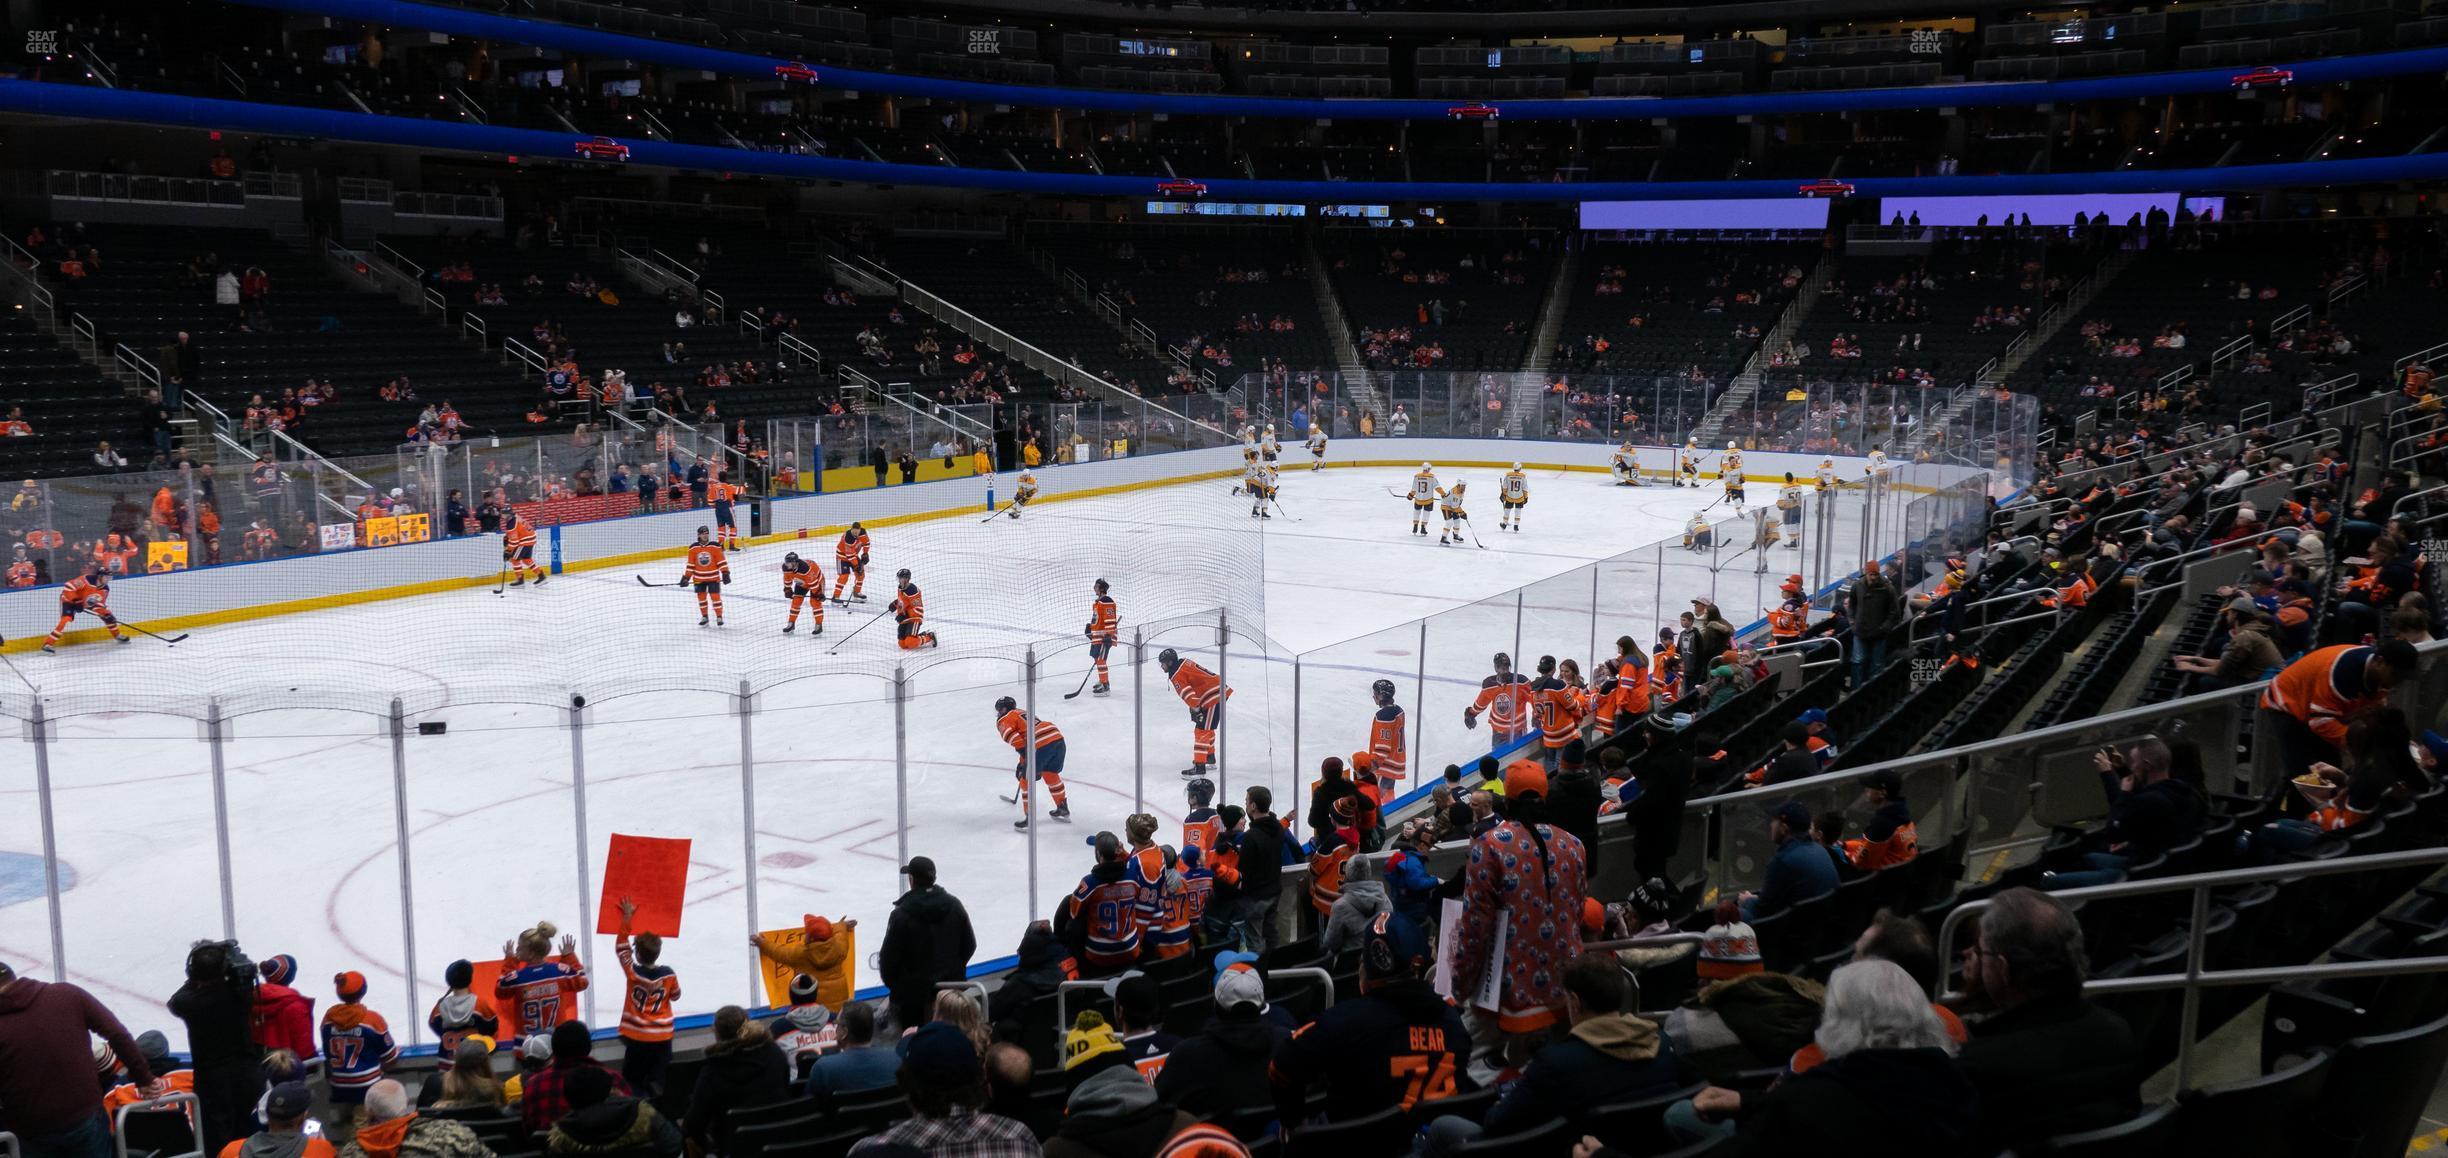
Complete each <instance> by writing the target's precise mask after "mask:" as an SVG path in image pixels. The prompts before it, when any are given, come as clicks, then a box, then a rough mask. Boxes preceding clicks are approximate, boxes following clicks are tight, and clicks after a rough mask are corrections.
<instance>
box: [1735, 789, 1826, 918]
mask: <svg viewBox="0 0 2448 1158" xmlns="http://www.w3.org/2000/svg"><path fill="white" fill-rule="evenodd" d="M1810 825H1811V814H1810V809H1809V808H1806V807H1804V806H1803V804H1802V802H1801V801H1798V800H1788V801H1786V802H1785V803H1783V804H1780V805H1777V806H1776V811H1774V812H1771V813H1769V814H1768V839H1769V840H1770V841H1771V842H1773V843H1775V845H1776V852H1775V853H1774V854H1773V855H1772V856H1770V857H1769V858H1768V871H1767V875H1766V876H1765V877H1763V878H1762V879H1761V881H1760V887H1759V891H1758V892H1746V893H1744V894H1743V895H1742V897H1741V901H1742V918H1743V920H1745V921H1758V920H1763V919H1766V918H1768V917H1773V916H1775V915H1777V914H1778V913H1782V912H1784V911H1785V910H1787V909H1789V908H1792V907H1793V906H1795V905H1798V904H1800V903H1802V902H1804V901H1807V900H1810V899H1811V898H1813V897H1821V896H1825V895H1827V894H1829V893H1832V892H1834V891H1836V883H1837V882H1836V864H1835V862H1834V861H1831V860H1829V859H1828V855H1827V853H1826V851H1825V850H1822V849H1821V848H1820V847H1819V845H1818V843H1817V842H1816V841H1813V840H1812V839H1811V838H1810Z"/></svg>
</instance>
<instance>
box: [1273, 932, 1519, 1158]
mask: <svg viewBox="0 0 2448 1158" xmlns="http://www.w3.org/2000/svg"><path fill="white" fill-rule="evenodd" d="M1428 965H1429V947H1428V939H1427V937H1426V936H1425V935H1424V934H1422V933H1421V931H1420V930H1419V928H1418V927H1416V926H1414V925H1412V924H1411V923H1410V922H1409V921H1406V920H1404V919H1403V918H1402V917H1401V916H1399V915H1397V914H1394V913H1385V914H1382V915H1380V916H1379V917H1378V918H1377V920H1376V921H1375V922H1374V923H1373V924H1371V925H1370V926H1369V930H1368V935H1367V936H1366V937H1365V938H1364V939H1363V941H1362V944H1361V947H1360V979H1359V987H1360V995H1359V996H1358V997H1355V998H1352V999H1350V1000H1347V1001H1340V1002H1337V1003H1335V1004H1333V1005H1330V1006H1328V1007H1327V1008H1326V1011H1325V1012H1323V1013H1320V1014H1319V1015H1318V1017H1317V1020H1316V1021H1313V1022H1311V1023H1310V1024H1309V1025H1308V1026H1307V1027H1306V1028H1305V1029H1303V1030H1302V1031H1301V1032H1300V1033H1299V1034H1298V1035H1296V1036H1294V1037H1292V1038H1291V1039H1290V1040H1288V1041H1286V1042H1285V1043H1284V1044H1283V1046H1282V1048H1280V1049H1278V1050H1277V1051H1276V1053H1275V1060H1274V1062H1273V1064H1271V1065H1269V1066H1268V1067H1267V1077H1268V1081H1269V1083H1270V1084H1271V1085H1272V1086H1273V1087H1274V1092H1275V1110H1276V1114H1277V1116H1278V1117H1279V1118H1280V1120H1281V1121H1282V1122H1283V1123H1284V1124H1285V1125H1286V1126H1287V1127H1289V1126H1293V1125H1296V1124H1298V1123H1301V1122H1304V1121H1306V1120H1307V1114H1306V1112H1305V1110H1304V1104H1305V1103H1306V1101H1307V1099H1308V1093H1309V1087H1310V1086H1311V1085H1312V1084H1314V1083H1318V1082H1324V1083H1325V1085H1326V1119H1327V1120H1328V1121H1344V1120H1348V1119H1351V1118H1360V1117H1366V1116H1368V1115H1370V1114H1374V1113H1377V1112H1378V1111H1380V1110H1384V1109H1386V1108H1387V1107H1390V1106H1398V1105H1399V1106H1403V1107H1405V1108H1409V1107H1411V1106H1413V1105H1415V1104H1417V1103H1418V1102H1420V1101H1428V1100H1434V1099H1436V1098H1441V1097H1447V1096H1449V1095H1452V1094H1456V1093H1464V1092H1468V1091H1470V1090H1474V1089H1477V1088H1478V1086H1479V1083H1478V1081H1477V1079H1475V1078H1473V1077H1472V1076H1471V1073H1470V1069H1469V1067H1468V1066H1467V1065H1466V1064H1465V1063H1466V1062H1467V1061H1468V1060H1469V1056H1468V1055H1469V1048H1470V1047H1469V1042H1470V1030H1469V1028H1468V1027H1467V1026H1465V1025H1464V1024H1463V1022H1462V1015H1461V1013H1460V1012H1458V1011H1457V1010H1455V1008H1454V1007H1453V1006H1452V1005H1451V1004H1450V1003H1448V1002H1447V1001H1446V1000H1445V998H1444V997H1443V996H1442V995H1440V994H1439V993H1437V991H1436V987H1435V986H1433V985H1431V984H1430V983H1429V982H1428V980H1427V976H1426V970H1427V968H1428ZM1455 976H1456V977H1460V976H1461V974H1460V973H1456V974H1455ZM1406 1075H1408V1076H1406Z"/></svg>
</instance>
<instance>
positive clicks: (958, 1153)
mask: <svg viewBox="0 0 2448 1158" xmlns="http://www.w3.org/2000/svg"><path fill="white" fill-rule="evenodd" d="M905 1041H906V1042H907V1052H906V1053H904V1054H903V1055H902V1058H901V1073H900V1080H899V1084H900V1086H901V1092H902V1093H904V1094H907V1095H908V1096H909V1104H910V1111H911V1112H912V1113H914V1114H916V1115H917V1116H916V1117H915V1118H912V1119H911V1120H909V1121H906V1122H902V1123H900V1124H898V1125H896V1126H894V1127H893V1128H891V1129H889V1130H886V1131H884V1132H883V1133H881V1134H877V1135H876V1136H874V1137H872V1138H868V1139H865V1140H864V1141H861V1142H860V1143H859V1144H858V1145H857V1146H854V1147H852V1148H851V1150H850V1152H851V1153H853V1154H859V1153H864V1152H867V1151H870V1150H873V1149H876V1148H878V1147H883V1146H889V1145H893V1144H896V1143H897V1144H900V1145H903V1146H915V1147H917V1148H918V1149H919V1150H920V1151H922V1152H924V1153H925V1154H926V1155H927V1158H1039V1156H1040V1155H1042V1154H1043V1153H1044V1151H1043V1150H1042V1149H1040V1148H1039V1147H1038V1145H1037V1137H1036V1135H1034V1134H1031V1133H1029V1129H1028V1127H1026V1126H1023V1125H1021V1124H1020V1123H1018V1122H1015V1121H1013V1120H1011V1119H1010V1118H1006V1117H1002V1116H1000V1115H997V1114H987V1113H981V1112H979V1109H978V1107H980V1106H983V1105H985V1104H986V1067H985V1066H984V1065H983V1064H981V1063H980V1062H979V1060H978V1054H977V1047H976V1046H973V1045H971V1044H969V1039H968V1038H967V1037H966V1036H963V1035H962V1033H961V1031H960V1030H959V1029H957V1028H955V1027H953V1026H952V1025H950V1024H948V1023H945V1022H941V1021H930V1022H928V1023H927V1024H925V1025H923V1026H920V1027H919V1028H918V1032H916V1033H913V1034H911V1035H909V1037H908V1038H906V1039H905Z"/></svg>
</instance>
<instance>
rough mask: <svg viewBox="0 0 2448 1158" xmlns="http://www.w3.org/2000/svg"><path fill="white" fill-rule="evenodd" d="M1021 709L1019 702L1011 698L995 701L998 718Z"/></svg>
mask: <svg viewBox="0 0 2448 1158" xmlns="http://www.w3.org/2000/svg"><path fill="white" fill-rule="evenodd" d="M1019 708H1020V704H1019V702H1018V701H1016V700H1014V699H1012V698H1011V697H1010V696H1005V697H1003V698H1002V699H999V700H996V701H995V715H997V716H1000V715H1002V714H1003V713H1005V712H1012V711H1018V710H1019Z"/></svg>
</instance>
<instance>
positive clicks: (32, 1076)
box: [0, 963, 166, 1158]
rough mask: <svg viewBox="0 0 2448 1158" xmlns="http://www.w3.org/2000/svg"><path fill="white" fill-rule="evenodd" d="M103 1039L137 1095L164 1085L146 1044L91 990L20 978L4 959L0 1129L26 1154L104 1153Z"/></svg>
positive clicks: (107, 1142) (39, 1157)
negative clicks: (99, 1061) (99, 1054)
mask: <svg viewBox="0 0 2448 1158" xmlns="http://www.w3.org/2000/svg"><path fill="white" fill-rule="evenodd" d="M96 1037H98V1038H100V1039H101V1040H102V1041H103V1043H104V1044H106V1045H108V1046H109V1048H110V1051H111V1052H112V1053H113V1054H115V1055H117V1056H118V1057H119V1058H120V1059H121V1064H123V1065H125V1066H126V1067H127V1073H128V1081H129V1082H130V1083H131V1084H132V1085H133V1086H134V1088H135V1089H136V1090H137V1092H138V1093H139V1095H140V1096H142V1097H147V1098H150V1097H155V1096H158V1095H160V1094H161V1093H162V1092H163V1091H164V1089H165V1088H166V1087H165V1085H164V1084H163V1082H162V1081H161V1079H160V1078H159V1077H158V1076H156V1075H155V1074H154V1072H153V1070H152V1068H151V1067H150V1066H149V1065H147V1064H146V1062H145V1060H144V1051H142V1050H141V1049H138V1048H137V1045H136V1039H135V1038H134V1037H132V1036H130V1035H129V1034H128V1031H127V1028H126V1027H125V1026H123V1025H121V1024H120V1023H119V1019H118V1018H117V1017H114V1016H112V1014H111V1011H110V1010H109V1009H108V1008H106V1007H105V1006H104V1005H103V1004H102V1003H101V1002H100V1001H97V1000H95V999H94V997H93V995H92V994H89V993H87V992H85V991H84V990H83V989H80V988H78V987H76V986H74V985H70V984H67V983H65V982H43V981H37V980H35V979H33V978H31V977H19V976H17V974H16V973H15V972H14V971H13V970H11V969H10V968H9V966H8V965H6V964H5V963H0V1129H5V1130H7V1131H8V1132H10V1133H12V1134H15V1135H16V1136H17V1141H18V1145H19V1146H20V1147H21V1148H22V1150H23V1152H24V1154H25V1158H103V1156H104V1155H107V1154H109V1153H110V1152H111V1131H110V1126H109V1124H108V1122H107V1121H106V1120H105V1119H104V1117H103V1115H102V1090H101V1088H100V1086H98V1085H97V1084H96V1083H95V1082H94V1080H93V1076H92V1075H93V1063H94V1047H93V1046H91V1045H90V1044H89V1043H90V1042H91V1040H92V1039H93V1038H96Z"/></svg>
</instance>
